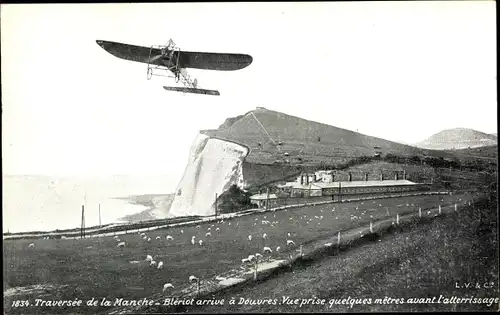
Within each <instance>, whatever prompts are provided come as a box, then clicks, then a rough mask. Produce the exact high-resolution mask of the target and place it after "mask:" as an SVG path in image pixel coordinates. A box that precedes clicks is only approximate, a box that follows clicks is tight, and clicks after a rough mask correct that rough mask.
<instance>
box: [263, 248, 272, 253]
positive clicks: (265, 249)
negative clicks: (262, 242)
mask: <svg viewBox="0 0 500 315" xmlns="http://www.w3.org/2000/svg"><path fill="white" fill-rule="evenodd" d="M266 252H268V253H272V252H273V250H272V249H271V248H269V247H264V253H266Z"/></svg>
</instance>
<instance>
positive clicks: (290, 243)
mask: <svg viewBox="0 0 500 315" xmlns="http://www.w3.org/2000/svg"><path fill="white" fill-rule="evenodd" d="M286 245H287V246H290V245H295V242H294V241H292V240H286Z"/></svg>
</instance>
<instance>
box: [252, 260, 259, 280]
mask: <svg viewBox="0 0 500 315" xmlns="http://www.w3.org/2000/svg"><path fill="white" fill-rule="evenodd" d="M257 264H258V262H257V258H255V269H254V271H253V279H254V280H257Z"/></svg>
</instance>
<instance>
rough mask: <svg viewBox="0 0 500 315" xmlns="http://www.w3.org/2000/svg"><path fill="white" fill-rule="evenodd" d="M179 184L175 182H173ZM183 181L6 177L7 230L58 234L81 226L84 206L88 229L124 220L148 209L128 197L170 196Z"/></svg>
mask: <svg viewBox="0 0 500 315" xmlns="http://www.w3.org/2000/svg"><path fill="white" fill-rule="evenodd" d="M172 180H174V182H172ZM177 180H178V179H172V178H169V177H167V176H161V175H159V176H142V177H141V176H124V175H121V176H108V177H99V178H97V177H94V178H90V177H87V178H85V177H69V176H68V177H52V176H43V175H42V176H38V175H30V176H21V175H10V176H9V175H4V176H3V185H2V190H3V198H2V199H3V204H2V215H3V216H2V217H3V232H4V233H6V232H27V231H52V230H55V229H72V228H79V227H80V225H81V219H82V205H85V226H86V227H90V226H96V225H99V204H100V208H101V223H102V224H108V223H114V222H119V221H120V218H122V217H123V216H126V215H130V214H134V213H138V212H141V211H144V210H146V209H147V208H146V207H145V206H142V205H136V204H130V203H128V201H127V200H125V199H116V198H117V197H127V196H130V195H141V194H166V193H170V192H171V191H169V187H175V184H176V181H177Z"/></svg>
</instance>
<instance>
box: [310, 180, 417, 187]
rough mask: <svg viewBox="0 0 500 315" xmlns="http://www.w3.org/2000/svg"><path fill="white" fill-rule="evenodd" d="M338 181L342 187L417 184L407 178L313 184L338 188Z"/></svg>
mask: <svg viewBox="0 0 500 315" xmlns="http://www.w3.org/2000/svg"><path fill="white" fill-rule="evenodd" d="M339 183H340V184H341V185H342V188H346V187H385V186H409V185H418V184H417V183H414V182H411V181H409V180H406V179H405V180H402V179H400V180H368V181H361V180H360V181H352V182H347V181H346V182H332V183H325V182H317V183H314V184H313V185H314V186H317V187H319V188H338V187H339Z"/></svg>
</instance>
